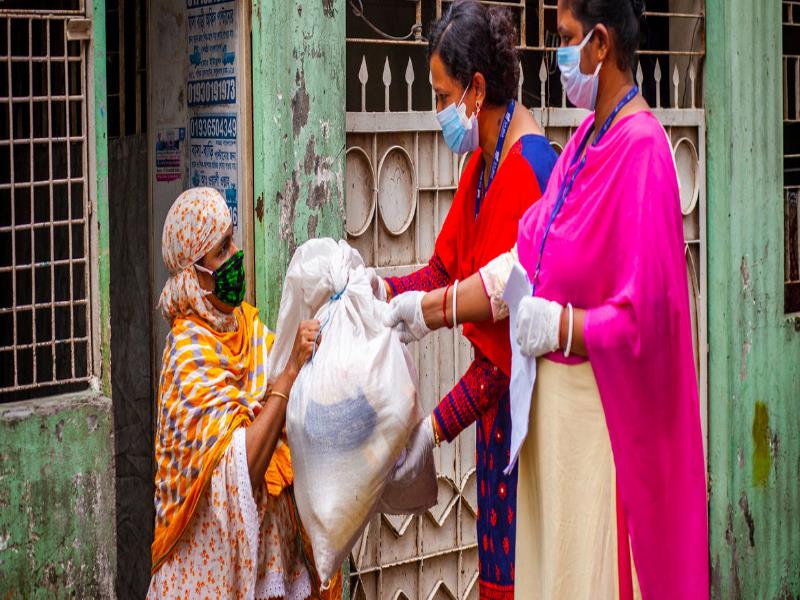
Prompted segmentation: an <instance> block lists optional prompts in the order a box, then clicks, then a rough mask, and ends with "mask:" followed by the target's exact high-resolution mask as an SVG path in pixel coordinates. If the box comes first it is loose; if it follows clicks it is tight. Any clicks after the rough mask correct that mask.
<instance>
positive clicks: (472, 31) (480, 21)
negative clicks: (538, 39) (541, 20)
mask: <svg viewBox="0 0 800 600" xmlns="http://www.w3.org/2000/svg"><path fill="white" fill-rule="evenodd" d="M428 40H429V43H428V60H430V59H431V57H432V56H433V55H434V54H438V55H439V58H441V60H442V63H444V66H445V68H446V69H447V72H448V73H449V74H450V76H451V77H453V78H454V79H456V80H457V81H458V82H459V83H461V85H463V86H464V87H465V88H466V87H467V86H468V85H469V83H470V81H472V76H473V75H475V73H478V72H480V73H481V74H482V75H483V77H484V78H485V79H486V102H487V103H488V104H490V105H493V106H500V105H504V104H507V103H508V101H509V100H511V99H512V98H514V97H515V96H516V94H517V87H518V86H519V57H518V56H517V50H516V44H517V30H516V27H515V26H514V22H513V20H512V18H511V14H510V12H509V11H508V9H505V8H503V7H500V6H491V7H486V6H484V5H483V4H481V3H480V2H477V0H457V1H456V2H454V3H453V4H452V5H451V6H450V8H449V9H448V10H447V12H446V13H445V14H444V15H443V16H442V18H441V19H439V20H438V21H435V22H434V23H433V24H432V25H431V30H430V33H429V34H428Z"/></svg>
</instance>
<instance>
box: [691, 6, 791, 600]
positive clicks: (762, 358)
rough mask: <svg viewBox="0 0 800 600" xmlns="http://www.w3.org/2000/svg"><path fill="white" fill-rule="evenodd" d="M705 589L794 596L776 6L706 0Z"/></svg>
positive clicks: (731, 594)
mask: <svg viewBox="0 0 800 600" xmlns="http://www.w3.org/2000/svg"><path fill="white" fill-rule="evenodd" d="M706 13H707V19H706V27H707V40H708V42H707V46H706V47H707V59H706V79H705V92H706V93H705V101H706V109H707V121H708V152H707V156H708V257H709V261H708V262H709V264H708V272H709V280H708V281H709V286H708V287H709V297H708V315H709V346H710V355H709V456H708V458H709V477H710V481H709V489H710V505H709V510H710V513H709V517H710V518H709V525H710V534H711V548H710V551H711V555H710V556H711V569H712V573H711V584H712V595H713V597H715V598H726V599H727V598H759V599H760V598H765V599H773V598H780V599H788V598H797V597H800V483H799V482H800V331H798V330H797V329H796V328H795V327H794V325H793V324H792V323H790V322H789V321H787V320H786V318H785V316H784V314H783V260H784V259H783V254H784V253H783V228H784V225H783V218H784V216H783V190H782V172H783V171H782V169H783V144H782V122H781V119H782V114H783V113H782V98H783V91H782V70H781V64H782V62H781V6H780V3H779V2H764V1H758V2H754V1H753V0H707V4H706Z"/></svg>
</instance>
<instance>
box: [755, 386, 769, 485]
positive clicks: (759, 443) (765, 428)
mask: <svg viewBox="0 0 800 600" xmlns="http://www.w3.org/2000/svg"><path fill="white" fill-rule="evenodd" d="M769 443H770V430H769V412H768V411H767V405H766V404H764V403H763V402H756V409H755V416H754V417H753V485H754V486H757V487H766V485H767V482H768V481H769V472H770V471H771V470H772V454H771V453H770V450H769Z"/></svg>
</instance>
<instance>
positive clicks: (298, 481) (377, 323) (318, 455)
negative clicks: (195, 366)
mask: <svg viewBox="0 0 800 600" xmlns="http://www.w3.org/2000/svg"><path fill="white" fill-rule="evenodd" d="M386 310H388V305H387V304H386V303H385V302H381V301H379V300H377V299H375V297H374V296H373V295H372V288H371V286H370V282H369V279H368V276H367V272H366V269H365V267H364V261H363V260H362V258H361V256H360V255H359V253H358V252H357V251H356V250H354V249H353V248H351V247H350V246H348V245H347V243H345V242H343V241H340V242H338V243H337V242H335V241H334V240H332V239H317V240H310V241H308V242H306V243H305V244H303V245H302V246H300V247H299V248H298V249H297V251H296V252H295V254H294V257H293V258H292V262H291V263H290V264H289V269H288V271H287V273H286V281H285V282H284V287H283V295H282V296H281V305H280V312H279V313H278V325H277V332H276V337H275V343H274V345H273V347H272V353H271V357H270V376H271V377H273V378H274V377H276V376H277V375H278V374H279V373H280V372H281V371H282V370H283V368H284V366H285V365H286V362H287V360H288V359H289V354H290V353H291V348H292V343H293V341H294V336H295V333H296V331H297V327H298V325H299V324H300V321H302V320H305V319H311V318H316V319H318V320H319V321H320V323H321V324H322V333H321V337H322V340H321V343H320V345H319V347H318V348H317V351H316V353H315V354H314V356H313V358H312V359H311V360H310V361H309V362H308V363H307V364H306V365H305V366H304V367H303V368H302V369H301V371H300V374H299V375H298V377H297V381H295V384H294V387H293V388H292V392H291V398H290V400H289V404H288V408H287V412H286V432H287V435H288V438H289V446H290V448H291V451H292V466H293V470H294V493H295V498H296V500H297V508H298V511H299V513H300V519H301V520H302V522H303V526H304V527H305V529H306V531H307V532H308V535H309V537H310V541H311V546H312V548H313V551H314V560H315V562H316V566H317V569H318V571H319V575H320V578H321V579H322V581H327V580H328V579H330V577H331V576H333V575H334V574H335V573H336V572H337V571H338V570H339V569H340V568H341V566H342V563H343V562H344V560H345V559H346V558H347V555H348V553H349V552H350V550H351V548H352V546H353V544H354V543H355V541H356V539H357V538H358V536H359V535H360V534H361V532H362V531H363V529H364V527H365V526H366V524H367V522H368V521H369V519H370V518H371V517H372V516H373V515H374V514H375V513H376V512H377V511H382V512H391V513H395V514H403V513H418V512H422V511H424V510H425V509H427V508H429V507H431V506H433V505H434V504H435V503H436V491H437V484H436V473H435V467H434V463H433V456H431V457H430V460H429V461H428V468H427V469H426V470H425V472H424V473H423V474H422V475H421V476H420V477H419V479H417V480H416V481H414V482H411V484H410V485H406V484H404V485H403V486H402V487H400V486H394V485H387V481H388V478H389V476H390V475H391V472H392V470H393V468H394V465H395V464H396V462H397V460H398V458H399V457H400V455H401V453H402V451H403V449H404V447H405V444H406V443H407V442H408V439H409V436H410V435H411V431H412V430H413V428H414V427H415V426H416V425H417V423H419V422H420V420H421V419H422V417H423V412H422V407H421V405H420V402H419V398H418V397H417V374H416V369H415V368H414V366H413V364H412V361H411V356H410V355H409V353H408V350H406V347H405V345H404V344H403V343H402V342H400V340H399V339H398V336H397V334H396V333H395V332H394V331H392V330H391V329H389V328H388V327H386V326H385V325H384V324H383V314H384V312H385V311H386Z"/></svg>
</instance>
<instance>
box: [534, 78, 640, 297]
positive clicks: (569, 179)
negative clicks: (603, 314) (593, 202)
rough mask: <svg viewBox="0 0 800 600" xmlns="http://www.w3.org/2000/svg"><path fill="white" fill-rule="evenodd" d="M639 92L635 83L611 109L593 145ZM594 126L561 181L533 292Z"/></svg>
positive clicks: (545, 234) (541, 250)
mask: <svg viewBox="0 0 800 600" xmlns="http://www.w3.org/2000/svg"><path fill="white" fill-rule="evenodd" d="M638 93H639V87H638V86H636V85H634V86H633V87H632V88H631V90H630V91H629V92H628V93H627V94H625V97H624V98H623V99H622V100H620V101H619V102H618V103H617V105H616V106H615V107H614V110H612V111H611V114H610V115H608V118H607V119H606V120H605V122H604V123H603V126H602V127H600V130H599V131H598V132H597V135H596V136H595V138H594V141H593V142H592V146H597V144H599V143H600V140H601V139H603V136H604V135H605V134H606V132H607V131H608V130H609V129H610V128H611V123H612V122H613V121H614V119H615V118H616V116H617V115H618V114H619V111H621V110H622V108H623V107H624V106H625V105H626V104H628V102H630V101H631V100H633V99H634V98H635V97H636V95H637V94H638ZM593 130H594V128H590V129H589V130H588V131H587V132H586V135H585V136H583V140H581V144H580V146H578V149H577V151H576V152H575V154H574V155H573V156H572V160H571V161H570V163H569V168H568V169H567V173H568V174H569V169H571V168H572V166H573V165H574V164H575V162H576V161H577V160H578V158H580V163H578V166H577V167H576V168H575V170H574V171H573V172H572V175H571V176H566V177H564V180H563V181H562V182H561V187H560V188H559V189H558V196H557V197H556V203H555V205H554V206H553V212H551V213H550V219H549V220H548V222H547V227H546V228H545V230H544V235H543V236H542V243H541V245H540V246H539V259H538V260H537V261H536V271H534V273H533V293H534V294H536V286H537V285H538V284H539V272H540V271H541V269H542V255H543V254H544V246H545V243H546V242H547V235H548V234H549V233H550V228H551V227H552V226H553V221H555V220H556V217H557V216H558V213H559V211H561V207H562V206H564V201H565V200H566V199H567V196H568V195H569V193H570V191H571V190H572V184H573V183H575V178H576V177H577V176H578V173H580V171H581V169H583V167H584V165H585V164H586V154H584V153H583V150H584V149H585V148H586V144H587V143H588V141H589V137H591V135H592V131H593Z"/></svg>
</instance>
